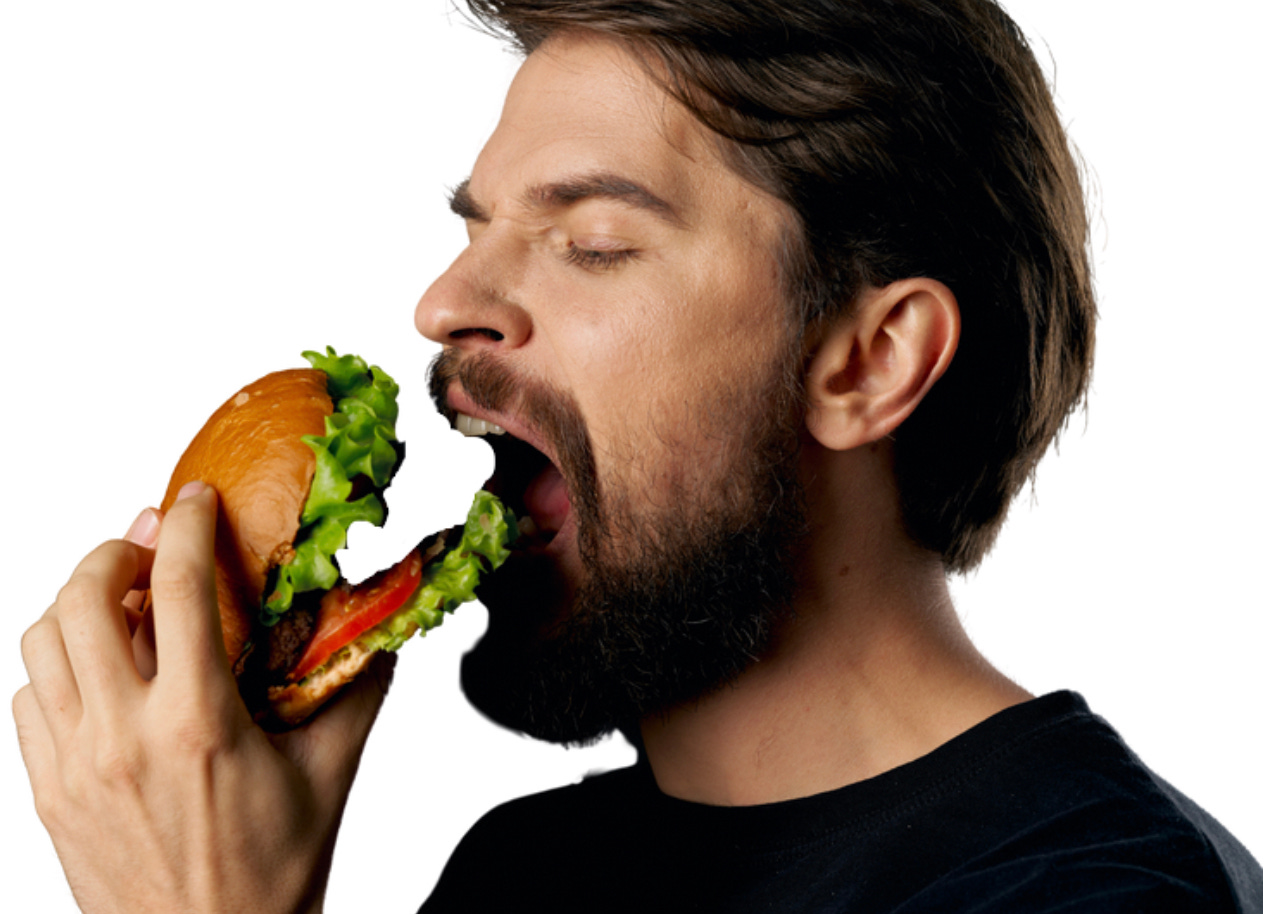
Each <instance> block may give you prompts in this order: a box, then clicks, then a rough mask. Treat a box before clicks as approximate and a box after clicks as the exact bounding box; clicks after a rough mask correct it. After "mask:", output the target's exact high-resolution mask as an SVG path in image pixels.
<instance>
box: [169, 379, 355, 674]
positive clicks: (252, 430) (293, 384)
mask: <svg viewBox="0 0 1264 914" xmlns="http://www.w3.org/2000/svg"><path fill="white" fill-rule="evenodd" d="M333 411H334V405H333V401H332V400H331V399H330V397H329V393H328V391H327V390H326V376H325V373H324V372H323V371H318V370H316V369H314V368H295V369H291V370H289V371H278V372H274V373H273V374H270V375H266V376H265V377H262V378H260V379H259V380H257V381H255V382H253V383H251V384H247V385H246V386H245V387H243V388H242V389H241V390H240V391H238V392H237V393H236V394H234V395H233V397H232V398H230V399H229V400H228V402H227V403H225V404H224V405H223V406H221V407H220V408H219V409H217V410H216V411H215V412H214V414H212V416H211V418H210V419H208V420H207V422H206V424H205V425H204V426H203V427H202V430H201V431H200V432H198V434H197V436H196V437H195V438H194V439H193V441H192V442H191V443H190V444H189V447H188V449H187V450H185V452H184V456H182V457H181V458H180V461H179V463H177V464H176V468H175V471H174V472H173V473H172V475H171V483H170V484H169V485H168V486H167V494H166V496H165V497H164V498H163V501H162V510H163V511H164V512H165V511H167V510H168V509H169V508H170V507H171V506H172V504H174V503H175V500H176V495H177V494H178V493H179V492H180V489H181V488H182V487H183V486H184V484H185V483H188V482H193V481H201V482H204V483H206V484H207V485H209V486H211V487H212V488H213V489H215V491H216V492H217V493H218V494H219V517H218V519H217V522H216V531H215V587H216V590H217V592H218V596H219V608H220V616H221V621H222V624H223V630H224V647H225V649H226V650H227V652H228V658H229V661H230V662H236V660H237V658H238V656H239V655H240V654H241V652H242V648H243V647H244V646H245V644H246V642H247V641H248V640H249V638H250V632H251V626H252V624H253V620H254V618H255V617H256V616H257V615H258V613H259V606H260V601H261V600H262V598H263V591H264V587H265V586H266V585H267V579H268V572H269V571H270V570H271V569H272V568H273V567H274V566H276V565H278V564H280V563H281V562H283V561H285V560H286V559H288V558H289V557H290V555H291V554H292V552H293V544H294V537H295V535H296V534H297V533H298V528H299V521H300V516H301V515H302V512H303V506H304V505H305V504H306V502H307V496H308V493H309V492H310V490H311V484H312V476H313V474H314V473H315V471H316V455H315V454H314V453H313V452H312V450H311V448H309V447H308V446H307V445H306V444H304V443H303V441H302V438H303V436H304V435H323V434H325V417H326V416H329V415H331V414H332V413H333Z"/></svg>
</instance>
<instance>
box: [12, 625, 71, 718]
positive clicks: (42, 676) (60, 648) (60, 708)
mask: <svg viewBox="0 0 1264 914" xmlns="http://www.w3.org/2000/svg"><path fill="white" fill-rule="evenodd" d="M22 662H23V663H24V664H25V666H26V674H27V676H28V677H29V678H30V685H29V689H30V692H29V698H30V699H33V700H34V701H35V702H36V704H37V705H38V706H39V710H40V713H41V717H42V719H43V720H45V721H46V722H47V724H46V726H47V728H48V731H49V733H50V735H51V736H53V737H54V738H55V739H56V741H57V742H61V740H62V739H64V738H65V737H67V736H68V735H69V734H70V732H71V731H72V730H73V729H74V728H75V726H76V725H77V724H78V723H79V720H80V719H81V718H82V717H83V701H82V699H81V698H80V696H79V685H78V683H77V682H76V681H75V674H74V670H73V669H71V666H70V658H69V657H67V656H66V645H65V643H64V642H63V641H62V637H61V627H60V626H59V625H58V624H57V619H56V617H55V616H53V615H51V614H50V613H45V615H44V617H43V618H41V619H40V620H39V621H38V622H36V623H35V624H34V625H32V626H31V627H30V628H29V629H27V630H26V632H25V634H23V635H22Z"/></svg>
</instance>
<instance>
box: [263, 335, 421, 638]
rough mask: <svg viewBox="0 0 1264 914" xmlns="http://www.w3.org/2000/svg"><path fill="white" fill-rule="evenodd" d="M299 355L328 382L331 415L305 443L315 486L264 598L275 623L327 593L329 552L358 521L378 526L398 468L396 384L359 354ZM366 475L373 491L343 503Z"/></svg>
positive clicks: (333, 578) (334, 573) (334, 579)
mask: <svg viewBox="0 0 1264 914" xmlns="http://www.w3.org/2000/svg"><path fill="white" fill-rule="evenodd" d="M303 357H304V358H305V359H307V361H308V362H310V363H311V365H312V367H313V368H316V369H319V370H320V371H323V372H324V373H325V375H326V377H327V382H326V384H327V389H328V390H329V396H330V398H331V399H332V400H333V401H334V412H333V413H332V414H331V415H329V416H326V417H325V434H324V435H305V436H303V443H304V444H306V445H307V446H308V447H309V448H311V449H312V451H313V453H315V455H316V472H315V474H314V475H313V477H312V488H311V491H310V492H309V493H308V496H307V504H306V505H304V507H303V515H302V518H301V521H300V527H299V532H298V535H297V536H296V537H295V540H294V541H295V546H294V557H293V558H292V559H291V560H290V561H289V562H287V563H286V564H284V565H282V566H280V567H279V568H278V569H277V575H276V583H275V585H274V586H273V588H272V593H271V594H270V595H269V596H268V597H267V599H266V600H265V601H264V605H263V608H262V612H261V618H262V621H263V623H264V624H265V625H275V624H276V622H277V620H278V619H280V617H281V614H282V613H284V612H286V611H287V610H288V609H289V608H290V607H291V606H292V605H293V602H294V595H295V594H297V593H303V592H304V591H308V590H328V589H330V588H331V587H333V586H334V585H335V584H336V583H338V578H339V576H340V573H339V571H338V564H337V562H336V561H335V560H334V553H335V552H337V551H338V550H339V549H341V548H342V547H343V546H345V545H346V543H347V528H348V527H350V526H351V525H352V524H353V523H355V522H357V521H367V522H368V523H371V524H373V525H374V526H375V527H380V526H381V525H382V524H383V523H384V522H385V521H386V506H385V505H384V504H383V503H382V500H381V498H379V497H378V494H377V492H378V491H380V490H381V489H384V488H386V486H387V485H389V484H390V481H391V478H392V477H393V476H394V474H395V470H396V468H397V467H398V465H399V459H400V451H399V449H398V447H397V443H396V439H395V421H396V420H397V419H398V418H399V405H398V403H397V401H396V398H397V397H398V395H399V385H398V384H396V383H395V381H394V380H393V379H392V378H391V376H390V375H388V374H387V373H386V372H384V371H383V370H382V369H381V368H379V367H377V366H376V365H374V366H373V367H372V368H370V367H369V366H368V364H367V363H366V362H365V361H364V360H363V359H362V358H360V357H359V356H355V355H344V356H339V355H338V354H337V353H336V352H334V349H333V347H332V346H330V347H327V348H326V350H325V353H324V354H321V353H319V352H313V351H308V352H304V353H303ZM358 476H365V477H367V479H368V480H369V481H370V482H371V483H372V486H373V488H374V490H375V491H373V492H370V493H369V494H367V495H365V496H363V497H361V498H358V499H356V500H354V501H347V498H348V497H349V496H350V495H351V491H352V481H353V480H354V479H355V478H356V477H358Z"/></svg>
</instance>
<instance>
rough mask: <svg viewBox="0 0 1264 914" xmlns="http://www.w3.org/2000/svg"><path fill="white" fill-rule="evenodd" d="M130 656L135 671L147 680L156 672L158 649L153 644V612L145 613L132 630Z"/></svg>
mask: <svg viewBox="0 0 1264 914" xmlns="http://www.w3.org/2000/svg"><path fill="white" fill-rule="evenodd" d="M132 657H133V659H134V660H135V661H136V672H138V673H139V674H140V678H141V679H143V680H145V681H146V682H148V681H149V680H151V679H153V678H154V676H155V675H156V674H157V672H158V649H157V647H155V644H154V614H153V613H151V612H147V613H145V614H144V615H143V616H142V617H141V619H140V622H139V623H138V624H137V625H136V628H135V630H134V631H133V632H132Z"/></svg>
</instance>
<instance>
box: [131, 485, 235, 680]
mask: <svg viewBox="0 0 1264 914" xmlns="http://www.w3.org/2000/svg"><path fill="white" fill-rule="evenodd" d="M217 505H218V500H217V498H216V495H215V491H214V490H213V489H211V488H210V487H209V486H205V485H202V484H201V483H190V484H189V485H186V486H185V487H184V489H182V490H181V492H180V495H179V497H178V498H177V500H176V503H175V504H174V505H172V507H171V509H170V510H169V511H168V512H167V516H166V517H165V518H164V519H163V523H162V529H161V530H160V531H159V534H158V547H157V550H156V552H155V555H154V567H153V570H152V571H151V573H150V579H149V586H150V592H151V594H152V596H153V607H152V609H151V613H152V615H153V617H154V623H153V624H154V644H155V646H156V649H157V653H158V665H159V672H160V673H161V672H162V671H164V670H167V669H171V670H173V671H175V673H174V675H173V677H171V678H169V679H167V680H166V681H167V682H169V683H171V684H172V685H174V686H175V687H177V688H180V689H194V690H200V689H203V688H205V687H206V686H208V685H209V684H211V683H213V682H217V681H218V680H219V679H220V678H222V677H223V675H224V674H225V673H227V670H228V658H227V655H226V654H225V653H224V640H223V635H222V633H221V627H220V621H219V605H218V600H217V598H216V593H215V520H216V510H217ZM163 679H164V677H163V676H162V675H159V677H158V679H157V681H158V682H159V683H161V682H162V681H163Z"/></svg>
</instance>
